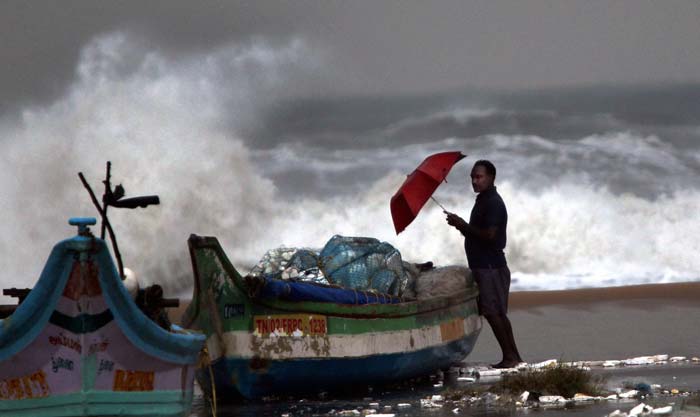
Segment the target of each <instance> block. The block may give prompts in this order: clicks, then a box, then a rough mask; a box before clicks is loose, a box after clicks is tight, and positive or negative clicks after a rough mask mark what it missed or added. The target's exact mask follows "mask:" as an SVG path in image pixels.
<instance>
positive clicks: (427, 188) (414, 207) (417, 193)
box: [391, 152, 466, 235]
mask: <svg viewBox="0 0 700 417" xmlns="http://www.w3.org/2000/svg"><path fill="white" fill-rule="evenodd" d="M465 156H466V155H464V154H462V152H441V153H436V154H434V155H430V156H429V157H427V158H425V160H424V161H423V162H422V163H421V164H420V165H419V166H418V168H416V169H415V171H413V172H412V173H411V175H409V176H408V178H406V181H404V183H403V184H402V185H401V187H399V189H398V191H396V194H394V196H393V197H391V218H392V219H393V220H394V229H396V234H397V235H398V234H399V233H401V232H402V231H403V230H404V229H405V228H406V226H408V225H409V224H411V222H412V221H413V219H415V218H416V216H417V215H418V212H419V211H420V209H421V208H423V206H424V205H425V202H426V201H428V199H429V198H430V197H431V196H432V195H433V193H434V192H435V190H436V189H437V188H438V186H439V185H440V184H441V183H442V182H443V181H445V178H446V177H447V174H449V173H450V169H452V166H453V165H454V164H456V163H457V162H458V161H459V160H461V159H462V158H464V157H465Z"/></svg>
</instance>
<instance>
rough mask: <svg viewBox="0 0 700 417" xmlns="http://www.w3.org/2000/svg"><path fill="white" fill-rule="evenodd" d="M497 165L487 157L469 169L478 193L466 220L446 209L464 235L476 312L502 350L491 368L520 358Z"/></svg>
mask: <svg viewBox="0 0 700 417" xmlns="http://www.w3.org/2000/svg"><path fill="white" fill-rule="evenodd" d="M495 179H496V167H495V166H494V165H493V164H492V163H491V162H490V161H486V160H480V161H476V163H474V167H473V168H472V172H471V180H472V187H473V188H474V192H475V193H478V194H479V195H478V196H477V197H476V202H475V203H474V208H472V212H471V217H470V218H469V223H467V222H466V221H465V220H464V219H462V218H461V217H459V216H458V215H456V214H453V213H447V223H448V224H449V225H450V226H454V227H455V228H456V229H457V230H459V231H460V232H461V233H462V235H464V250H465V251H466V252H467V262H468V263H469V269H471V271H472V276H473V277H474V280H475V281H476V283H477V285H478V286H479V298H478V300H477V302H478V305H479V313H480V314H481V315H482V316H484V317H485V318H486V321H488V323H489V325H490V326H491V329H492V330H493V334H494V336H496V340H497V341H498V344H499V345H500V346H501V351H502V352H503V360H502V361H501V362H499V363H497V364H496V365H493V367H494V368H512V367H514V366H516V365H517V364H518V363H520V362H522V361H523V360H522V358H521V357H520V353H518V348H517V346H516V345H515V338H514V337H513V329H512V327H511V325H510V320H508V316H507V315H506V313H507V312H508V291H509V289H510V270H509V269H508V264H507V263H506V257H505V255H504V254H503V249H504V248H505V247H506V225H507V223H508V213H507V212H506V205H505V204H504V203H503V200H502V199H501V196H500V195H499V194H498V192H497V191H496V186H495V185H494V181H495Z"/></svg>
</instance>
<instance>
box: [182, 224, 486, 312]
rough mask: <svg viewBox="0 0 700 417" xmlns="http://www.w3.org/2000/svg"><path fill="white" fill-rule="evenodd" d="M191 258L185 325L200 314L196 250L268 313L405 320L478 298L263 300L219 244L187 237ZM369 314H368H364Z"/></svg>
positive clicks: (467, 294)
mask: <svg viewBox="0 0 700 417" xmlns="http://www.w3.org/2000/svg"><path fill="white" fill-rule="evenodd" d="M187 243H188V247H189V251H190V258H191V261H192V270H193V274H194V277H195V284H194V295H195V296H194V297H193V300H192V301H193V304H195V306H194V314H192V315H190V317H189V320H188V321H194V320H195V319H196V317H197V315H198V312H199V310H200V305H199V304H200V300H199V297H198V296H197V294H201V291H200V290H201V288H200V276H199V271H198V268H197V265H196V257H195V250H196V249H212V250H214V252H215V253H216V254H217V256H218V258H219V261H220V263H221V267H222V268H223V269H224V270H225V272H226V275H228V277H227V278H228V279H229V280H231V281H232V282H233V284H234V285H235V286H236V288H237V289H238V290H239V291H241V292H242V293H243V294H245V295H246V297H247V298H248V299H249V300H250V302H251V303H253V304H257V305H261V306H264V307H267V308H270V309H275V310H281V311H290V312H304V313H316V314H323V315H326V316H332V317H346V318H358V319H359V318H362V319H375V318H399V317H406V316H414V315H418V314H425V313H431V312H435V311H439V310H445V309H447V308H450V307H454V306H457V305H460V304H465V303H467V302H468V301H470V300H475V299H476V297H477V296H478V295H479V290H478V288H477V287H476V285H474V286H472V288H471V289H466V290H462V291H460V292H458V293H456V294H453V295H449V296H442V297H435V298H430V299H425V300H411V301H405V302H401V303H395V304H359V305H358V304H338V303H329V302H314V301H287V300H262V299H255V298H251V297H250V296H249V295H248V290H247V289H246V288H245V285H244V283H243V279H242V276H241V274H240V273H239V272H238V270H237V269H236V268H235V267H234V266H233V264H232V263H231V261H230V260H229V258H228V256H227V255H226V252H225V251H224V249H223V247H222V246H221V243H220V242H219V240H218V239H217V238H216V237H214V236H198V235H195V234H192V235H190V238H189V239H188V241H187ZM367 310H369V311H367Z"/></svg>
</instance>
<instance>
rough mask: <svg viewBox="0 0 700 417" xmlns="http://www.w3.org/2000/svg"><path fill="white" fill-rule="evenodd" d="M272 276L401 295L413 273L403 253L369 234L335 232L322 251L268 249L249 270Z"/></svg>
mask: <svg viewBox="0 0 700 417" xmlns="http://www.w3.org/2000/svg"><path fill="white" fill-rule="evenodd" d="M250 275H252V276H263V277H265V278H269V279H281V280H292V281H304V282H313V283H317V284H326V285H328V284H334V285H338V286H341V287H344V288H350V289H356V290H363V291H375V292H378V293H382V294H391V295H397V296H402V295H404V293H407V294H409V293H412V291H410V290H409V287H410V285H409V281H410V276H409V274H408V273H407V271H406V270H405V269H404V263H403V262H402V260H401V254H400V253H399V251H398V250H396V248H394V247H393V246H391V245H390V244H388V243H386V242H380V241H379V240H377V239H374V238H368V237H346V236H339V235H336V236H333V237H332V238H331V239H330V240H329V241H328V243H326V245H325V246H324V248H323V249H321V250H320V251H318V250H314V249H310V248H287V247H280V248H277V249H271V250H269V251H267V253H265V255H264V256H263V258H262V259H261V260H260V262H258V264H257V265H256V266H255V267H254V268H253V269H252V270H251V271H250Z"/></svg>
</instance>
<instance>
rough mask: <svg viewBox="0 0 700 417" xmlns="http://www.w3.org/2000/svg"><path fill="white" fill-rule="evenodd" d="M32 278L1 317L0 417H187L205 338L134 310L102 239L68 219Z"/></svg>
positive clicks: (83, 222) (80, 222) (91, 221)
mask: <svg viewBox="0 0 700 417" xmlns="http://www.w3.org/2000/svg"><path fill="white" fill-rule="evenodd" d="M70 224H71V225H75V226H78V229H79V232H78V235H77V236H74V237H72V238H69V239H66V240H64V241H62V242H60V243H58V244H57V245H56V246H55V247H54V248H53V250H52V251H51V254H50V256H49V258H48V260H47V262H46V265H45V266H44V269H43V271H42V273H41V277H40V278H39V281H38V282H37V283H36V284H35V285H34V288H33V289H32V290H31V292H30V293H29V295H28V296H27V298H26V299H25V300H24V301H23V302H22V303H21V304H20V305H19V306H18V307H17V309H16V311H15V312H14V313H13V314H12V315H11V316H9V317H8V318H6V319H4V320H0V415H2V416H27V417H29V416H32V417H37V416H52V417H60V416H107V415H122V416H163V417H165V416H168V417H171V416H173V417H174V416H188V415H189V410H190V408H191V403H192V396H193V383H194V374H195V369H196V366H197V363H198V359H199V355H200V351H201V349H202V347H203V344H204V336H203V335H199V334H187V333H184V332H173V331H167V330H164V329H162V328H161V327H159V326H158V325H157V324H155V323H154V322H153V321H151V320H150V319H149V318H148V317H146V316H145V315H144V314H143V313H142V312H141V310H139V308H138V307H137V306H136V304H135V303H134V301H133V300H132V298H131V296H130V295H129V293H128V292H127V290H126V289H125V288H124V286H123V284H122V280H121V277H120V275H119V273H118V271H117V268H116V267H115V265H114V262H113V261H112V257H111V256H110V253H109V251H108V249H107V245H106V243H105V241H103V240H102V239H99V238H96V237H94V236H93V235H92V233H91V232H90V230H89V228H88V226H89V225H92V224H95V219H94V218H88V219H85V218H77V219H71V220H70Z"/></svg>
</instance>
